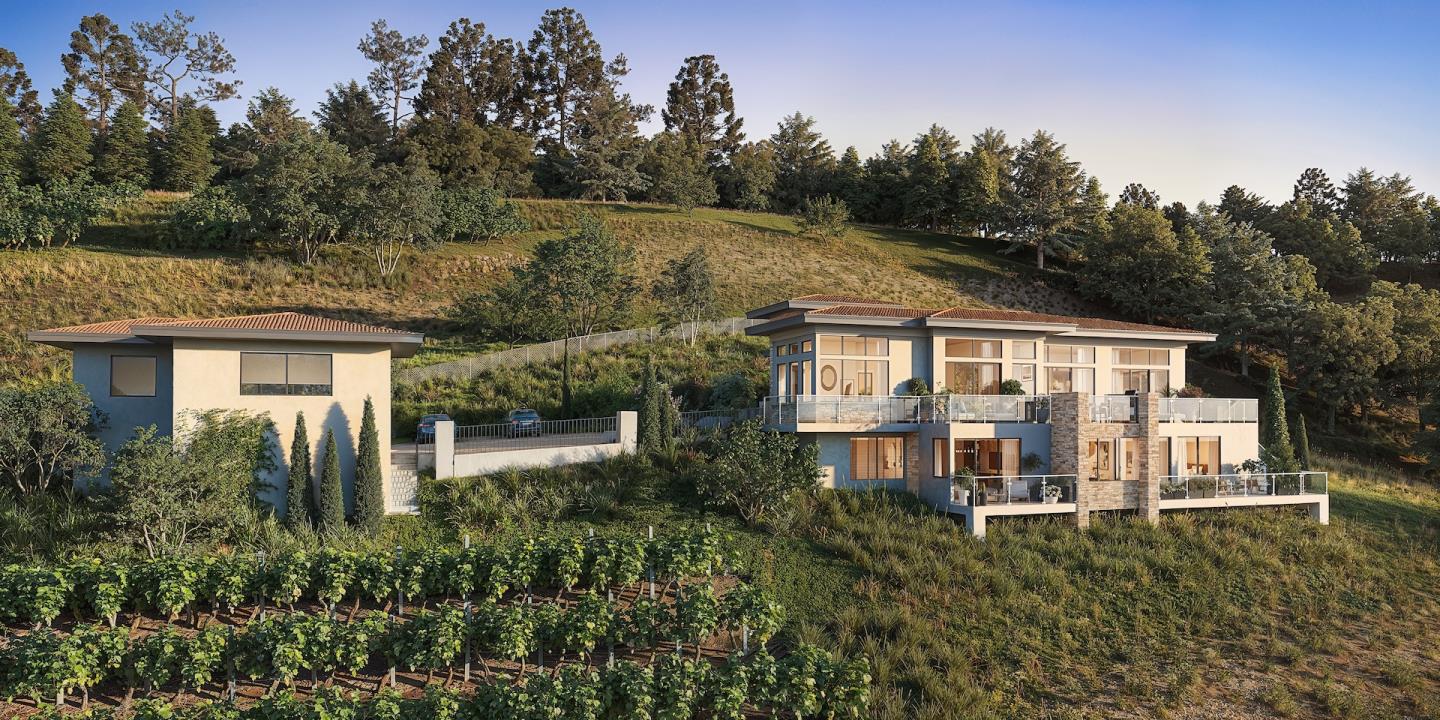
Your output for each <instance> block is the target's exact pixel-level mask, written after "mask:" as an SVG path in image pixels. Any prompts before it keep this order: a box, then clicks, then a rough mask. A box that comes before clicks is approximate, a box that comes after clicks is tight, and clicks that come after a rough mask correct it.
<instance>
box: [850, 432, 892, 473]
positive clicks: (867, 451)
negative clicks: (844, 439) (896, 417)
mask: <svg viewBox="0 0 1440 720" xmlns="http://www.w3.org/2000/svg"><path fill="white" fill-rule="evenodd" d="M850 477H851V478H852V479H855V480H904V479H905V439H904V438H899V437H855V438H850Z"/></svg>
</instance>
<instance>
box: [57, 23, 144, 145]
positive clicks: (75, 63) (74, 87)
mask: <svg viewBox="0 0 1440 720" xmlns="http://www.w3.org/2000/svg"><path fill="white" fill-rule="evenodd" d="M60 63H61V64H62V65H64V66H65V74H66V76H67V78H66V80H65V90H66V91H67V92H69V93H70V94H71V95H76V94H78V96H79V98H80V102H82V103H83V104H84V106H85V109H86V110H88V111H89V112H90V113H91V115H92V116H93V118H92V120H91V124H92V125H93V126H94V127H95V130H96V131H97V132H98V133H99V134H100V136H102V137H103V136H104V135H105V134H106V132H107V130H108V129H109V125H110V110H111V108H113V107H114V106H115V105H116V104H117V103H119V102H121V101H123V100H124V99H125V98H129V99H130V100H133V101H135V102H144V101H145V72H144V68H143V66H142V64H141V62H140V51H139V50H138V49H137V48H136V47H135V39H134V38H132V37H130V36H129V35H126V34H125V33H123V32H121V31H120V26H119V25H116V24H115V22H114V21H113V20H111V19H110V18H108V17H106V16H105V15H104V14H103V13H96V14H94V15H89V16H87V17H83V18H80V27H79V29H77V30H75V31H73V32H71V33H70V52H69V53H67V54H65V55H61V56H60Z"/></svg>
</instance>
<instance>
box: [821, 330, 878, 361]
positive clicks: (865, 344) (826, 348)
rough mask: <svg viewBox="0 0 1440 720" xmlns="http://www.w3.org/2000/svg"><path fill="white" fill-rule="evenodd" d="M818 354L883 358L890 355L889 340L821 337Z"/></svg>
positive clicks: (844, 336)
mask: <svg viewBox="0 0 1440 720" xmlns="http://www.w3.org/2000/svg"><path fill="white" fill-rule="evenodd" d="M820 354H822V355H858V356H861V357H884V356H887V355H889V354H890V339H889V338H883V337H856V336H851V335H821V336H820Z"/></svg>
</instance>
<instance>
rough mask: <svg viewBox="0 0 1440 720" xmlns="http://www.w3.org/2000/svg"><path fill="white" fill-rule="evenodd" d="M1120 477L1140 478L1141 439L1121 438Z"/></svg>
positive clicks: (1126, 478)
mask: <svg viewBox="0 0 1440 720" xmlns="http://www.w3.org/2000/svg"><path fill="white" fill-rule="evenodd" d="M1120 479H1121V480H1139V479H1140V441H1139V440H1138V439H1136V438H1120Z"/></svg>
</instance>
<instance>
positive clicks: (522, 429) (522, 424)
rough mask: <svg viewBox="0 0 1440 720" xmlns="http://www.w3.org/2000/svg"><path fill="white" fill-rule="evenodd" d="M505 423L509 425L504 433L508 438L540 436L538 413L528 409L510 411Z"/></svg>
mask: <svg viewBox="0 0 1440 720" xmlns="http://www.w3.org/2000/svg"><path fill="white" fill-rule="evenodd" d="M505 421H506V422H508V423H510V427H509V429H508V430H507V433H506V434H508V435H509V436H510V437H521V436H525V435H539V434H540V413H538V412H535V411H534V410H531V409H530V408H518V409H515V410H511V411H510V414H509V415H507V416H506V417H505Z"/></svg>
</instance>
